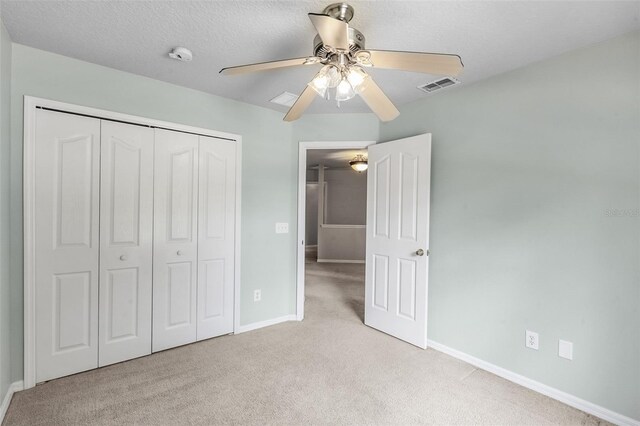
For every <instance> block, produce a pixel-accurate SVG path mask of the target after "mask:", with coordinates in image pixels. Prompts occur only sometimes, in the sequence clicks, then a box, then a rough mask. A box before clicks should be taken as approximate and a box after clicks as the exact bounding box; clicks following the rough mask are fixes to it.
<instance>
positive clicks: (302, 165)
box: [296, 141, 377, 321]
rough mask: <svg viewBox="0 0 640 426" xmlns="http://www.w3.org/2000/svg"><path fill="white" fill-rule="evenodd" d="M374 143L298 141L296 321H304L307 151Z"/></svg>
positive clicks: (365, 146)
mask: <svg viewBox="0 0 640 426" xmlns="http://www.w3.org/2000/svg"><path fill="white" fill-rule="evenodd" d="M376 143H377V142H376V141H309V142H306V141H300V142H299V145H298V227H297V234H298V235H297V239H296V256H297V257H296V264H297V268H296V271H297V272H296V320H298V321H302V320H303V319H304V275H305V267H304V261H305V247H306V245H305V243H304V239H305V229H306V228H305V213H306V198H307V151H308V150H310V149H363V148H367V147H368V146H369V145H374V144H376Z"/></svg>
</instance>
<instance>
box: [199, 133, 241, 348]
mask: <svg viewBox="0 0 640 426" xmlns="http://www.w3.org/2000/svg"><path fill="white" fill-rule="evenodd" d="M235 164H236V144H235V142H233V141H227V140H223V139H215V138H210V137H205V136H200V188H199V191H200V197H199V205H198V210H199V212H198V340H202V339H208V338H210V337H215V336H220V335H222V334H228V333H231V332H232V331H233V286H234V247H235V245H234V242H235V191H236V185H235V176H236V170H235Z"/></svg>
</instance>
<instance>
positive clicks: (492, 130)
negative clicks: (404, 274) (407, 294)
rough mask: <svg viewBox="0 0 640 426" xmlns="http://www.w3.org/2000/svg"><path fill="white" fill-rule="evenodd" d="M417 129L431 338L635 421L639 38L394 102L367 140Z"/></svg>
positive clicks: (639, 357) (638, 388)
mask: <svg viewBox="0 0 640 426" xmlns="http://www.w3.org/2000/svg"><path fill="white" fill-rule="evenodd" d="M462 80H463V81H464V76H463V77H462ZM424 132H430V133H432V134H433V162H432V192H431V202H432V204H431V241H430V246H431V251H432V255H431V256H430V258H429V267H430V271H429V323H428V324H429V325H428V330H429V338H430V339H433V340H435V341H437V342H439V343H442V344H444V345H447V346H449V347H452V348H455V349H458V350H460V351H462V352H465V353H468V354H470V355H473V356H476V357H478V358H480V359H483V360H486V361H488V362H490V363H493V364H495V365H498V366H501V367H504V368H506V369H508V370H511V371H514V372H516V373H519V374H522V375H524V376H526V377H530V378H532V379H534V380H537V381H540V382H542V383H544V384H547V385H550V386H553V387H555V388H557V389H560V390H563V391H566V392H568V393H570V394H573V395H576V396H578V397H580V398H584V399H586V400H588V401H591V402H593V403H596V404H598V405H601V406H603V407H606V408H609V409H611V410H614V411H616V412H619V413H622V414H625V415H627V416H629V417H632V418H635V419H640V311H639V306H640V249H639V245H640V217H639V215H638V209H639V208H640V175H639V172H640V158H639V155H640V33H634V34H630V35H627V36H624V37H621V38H617V39H614V40H611V41H608V42H605V43H602V44H599V45H597V46H593V47H590V48H586V49H582V50H579V51H574V52H571V53H567V54H565V55H562V56H560V57H557V58H554V59H551V60H548V61H545V62H541V63H538V64H535V65H532V66H529V67H526V68H523V69H520V70H517V71H513V72H510V73H507V74H503V75H500V76H497V77H494V78H491V79H489V80H485V81H483V82H480V83H477V84H473V85H470V86H468V87H464V86H461V87H459V88H456V89H451V90H450V91H447V92H442V93H439V94H436V95H434V96H432V97H430V98H429V99H427V100H424V101H421V102H416V103H412V104H410V105H406V106H404V107H403V108H401V115H400V117H399V118H398V119H396V120H395V121H393V122H392V123H390V124H385V125H382V126H381V130H380V137H381V140H390V139H395V138H399V137H404V136H410V135H415V134H418V133H424ZM609 209H628V210H629V211H630V212H629V213H628V216H625V217H610V216H608V214H607V212H608V210H609ZM525 329H530V330H533V331H537V332H538V333H540V350H539V351H537V352H536V351H533V350H531V349H526V348H525V347H524V335H525ZM558 339H564V340H569V341H572V342H573V343H574V360H573V361H567V360H564V359H561V358H559V357H558V355H557V351H558V348H557V345H558Z"/></svg>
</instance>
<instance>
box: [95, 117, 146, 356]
mask: <svg viewBox="0 0 640 426" xmlns="http://www.w3.org/2000/svg"><path fill="white" fill-rule="evenodd" d="M153 138H154V133H153V130H152V129H150V128H147V127H142V126H136V125H131V124H124V123H115V122H111V121H102V135H101V152H102V156H101V191H100V196H101V205H100V218H101V220H100V232H101V238H100V350H99V364H100V366H104V365H108V364H113V363H116V362H121V361H124V360H127V359H131V358H135V357H139V356H142V355H147V354H149V353H151V297H152V273H153V270H152V265H153V257H152V256H153V248H152V237H153V228H152V226H153Z"/></svg>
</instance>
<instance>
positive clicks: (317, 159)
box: [307, 149, 367, 169]
mask: <svg viewBox="0 0 640 426" xmlns="http://www.w3.org/2000/svg"><path fill="white" fill-rule="evenodd" d="M357 154H362V155H364V156H365V157H366V156H367V150H366V149H310V150H308V151H307V169H314V168H316V169H317V167H318V165H319V164H320V163H322V164H324V167H325V168H329V169H348V168H350V166H349V161H351V160H352V159H353V157H355V156H356V155H357Z"/></svg>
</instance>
